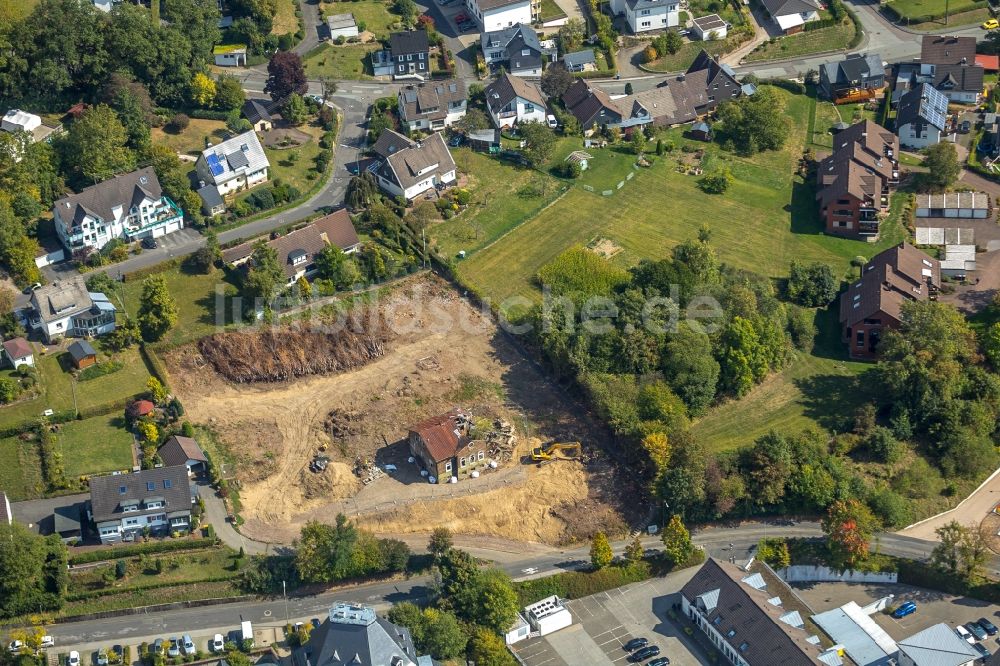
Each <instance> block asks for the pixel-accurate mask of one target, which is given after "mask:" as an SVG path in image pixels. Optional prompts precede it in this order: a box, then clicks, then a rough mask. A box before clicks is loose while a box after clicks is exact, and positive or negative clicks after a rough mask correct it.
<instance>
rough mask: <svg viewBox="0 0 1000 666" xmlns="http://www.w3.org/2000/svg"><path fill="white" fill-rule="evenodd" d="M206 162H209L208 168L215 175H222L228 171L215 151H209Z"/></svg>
mask: <svg viewBox="0 0 1000 666" xmlns="http://www.w3.org/2000/svg"><path fill="white" fill-rule="evenodd" d="M205 162H207V163H208V168H209V170H210V171H211V172H212V175H213V176H221V175H222V174H223V173H225V171H226V167H224V166H222V163H221V162H219V156H218V155H216V154H215V153H209V154H208V156H207V157H206V158H205Z"/></svg>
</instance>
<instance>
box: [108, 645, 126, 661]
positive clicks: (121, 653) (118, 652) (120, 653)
mask: <svg viewBox="0 0 1000 666" xmlns="http://www.w3.org/2000/svg"><path fill="white" fill-rule="evenodd" d="M111 651H112V652H114V653H115V656H116V657H118V659H117V660H116V661H117V662H118V663H121V661H122V659H123V658H124V657H125V648H123V647H122V646H121V645H112V646H111Z"/></svg>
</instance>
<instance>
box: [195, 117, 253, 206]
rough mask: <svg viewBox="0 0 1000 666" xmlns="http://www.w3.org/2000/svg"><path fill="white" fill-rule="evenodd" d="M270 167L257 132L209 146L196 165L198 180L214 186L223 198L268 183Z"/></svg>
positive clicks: (240, 135) (250, 132) (245, 133)
mask: <svg viewBox="0 0 1000 666" xmlns="http://www.w3.org/2000/svg"><path fill="white" fill-rule="evenodd" d="M270 168H271V163H270V162H268V160H267V154H265V153H264V148H263V147H262V146H261V145H260V141H259V140H258V139H257V134H256V133H255V132H254V131H252V130H251V131H249V132H244V133H243V134H238V135H236V136H234V137H231V138H229V139H226V140H225V141H223V142H222V143H219V144H216V145H214V146H209V147H208V148H206V149H205V150H203V151H202V153H201V155H199V156H198V160H197V162H195V170H196V171H197V173H198V178H199V180H201V181H203V182H205V183H207V184H210V185H213V186H214V187H215V189H216V192H217V193H218V195H219V197H220V198H225V196H226V195H227V194H231V193H233V192H238V191H239V190H244V189H247V188H251V187H253V186H254V185H260V184H261V183H266V182H267V179H268V170H269V169H270Z"/></svg>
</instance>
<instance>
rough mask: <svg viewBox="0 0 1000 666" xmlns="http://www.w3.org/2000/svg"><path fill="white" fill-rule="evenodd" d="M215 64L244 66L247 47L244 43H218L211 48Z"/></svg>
mask: <svg viewBox="0 0 1000 666" xmlns="http://www.w3.org/2000/svg"><path fill="white" fill-rule="evenodd" d="M212 55H214V56H215V64H216V65H218V66H219V67H241V66H242V67H245V66H246V64H247V47H246V45H244V44H219V45H218V46H216V47H215V48H214V49H212Z"/></svg>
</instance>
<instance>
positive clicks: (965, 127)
mask: <svg viewBox="0 0 1000 666" xmlns="http://www.w3.org/2000/svg"><path fill="white" fill-rule="evenodd" d="M971 130H972V123H970V122H969V121H968V120H963V121H962V124H961V125H959V126H958V131H959V132H961V133H962V134H968V133H969V132H970V131H971Z"/></svg>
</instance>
